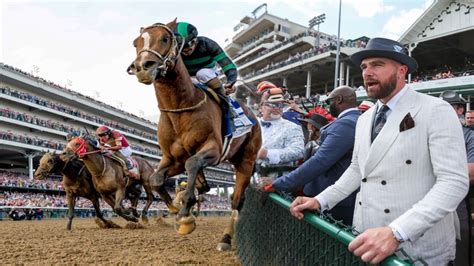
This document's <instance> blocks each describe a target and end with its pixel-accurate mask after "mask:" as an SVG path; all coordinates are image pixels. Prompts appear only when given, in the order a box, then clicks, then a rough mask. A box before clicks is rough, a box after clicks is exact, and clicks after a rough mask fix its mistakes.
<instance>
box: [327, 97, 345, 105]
mask: <svg viewBox="0 0 474 266" xmlns="http://www.w3.org/2000/svg"><path fill="white" fill-rule="evenodd" d="M337 97H341V100H342V98H343V97H342V95H336V96H333V97H331V98H327V99H326V100H325V101H324V102H325V103H326V104H327V105H331V101H334V100H335V99H337Z"/></svg>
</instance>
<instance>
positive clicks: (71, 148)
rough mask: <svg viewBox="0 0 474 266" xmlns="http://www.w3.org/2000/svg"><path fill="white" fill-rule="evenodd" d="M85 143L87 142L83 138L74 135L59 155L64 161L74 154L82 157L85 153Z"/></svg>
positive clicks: (71, 157)
mask: <svg viewBox="0 0 474 266" xmlns="http://www.w3.org/2000/svg"><path fill="white" fill-rule="evenodd" d="M87 145H88V143H87V140H86V139H85V138H83V137H75V138H73V139H71V140H70V141H69V142H68V143H67V145H66V148H65V149H64V151H63V152H62V153H61V155H60V156H59V157H60V158H61V160H63V161H64V162H67V161H69V160H71V159H73V158H74V157H76V156H79V158H82V157H84V155H85V154H86V153H87V148H88V147H87Z"/></svg>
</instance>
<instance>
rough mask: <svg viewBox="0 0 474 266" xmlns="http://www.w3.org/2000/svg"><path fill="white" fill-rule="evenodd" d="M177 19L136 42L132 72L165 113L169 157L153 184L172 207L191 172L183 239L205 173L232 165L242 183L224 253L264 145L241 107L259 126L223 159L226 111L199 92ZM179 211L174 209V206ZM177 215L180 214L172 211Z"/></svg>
mask: <svg viewBox="0 0 474 266" xmlns="http://www.w3.org/2000/svg"><path fill="white" fill-rule="evenodd" d="M175 27H176V19H175V20H174V21H172V22H170V23H168V24H166V25H165V24H161V23H156V24H153V25H152V26H149V27H146V28H142V29H141V30H140V35H139V36H138V37H137V38H136V39H135V40H134V41H133V45H134V47H135V48H136V58H135V60H134V61H133V62H132V64H131V65H130V66H129V67H128V69H127V72H128V73H129V74H130V75H135V76H136V77H137V78H138V81H139V82H141V83H144V84H146V85H150V84H153V85H154V88H155V94H156V99H157V102H158V106H159V109H160V111H161V115H160V119H159V123H158V142H159V144H160V147H161V151H162V153H163V157H162V159H161V161H160V164H159V166H158V169H157V170H156V171H155V173H153V176H152V181H153V182H156V185H157V186H159V187H161V188H162V189H160V196H161V198H162V199H163V200H164V201H165V202H166V203H167V206H172V202H171V198H170V196H169V194H168V192H166V190H165V189H164V182H165V180H166V179H167V178H168V177H171V176H175V175H178V174H180V173H183V172H184V171H185V170H186V173H187V182H188V186H187V188H186V193H185V195H184V197H183V201H184V204H183V206H182V207H181V208H180V210H179V213H178V215H177V217H176V222H177V223H176V228H177V232H178V233H179V234H182V235H184V234H189V233H191V232H193V231H194V229H195V227H196V223H195V218H194V217H193V216H192V214H191V213H190V208H191V207H192V206H193V205H194V204H195V203H196V197H195V195H194V189H195V188H197V189H198V191H199V193H200V194H202V193H205V192H207V191H209V187H208V186H207V183H206V181H205V177H204V173H203V169H204V168H205V167H207V166H214V165H218V164H219V163H220V162H222V161H224V160H228V161H229V162H230V163H231V164H233V166H234V167H235V172H236V181H235V188H234V193H233V195H232V217H231V220H230V223H229V225H228V227H227V228H226V229H225V231H224V236H223V238H222V240H221V241H220V243H219V244H218V246H217V249H218V250H228V249H230V247H231V239H232V237H233V226H234V221H235V219H236V218H237V214H238V210H239V209H240V208H241V205H242V204H243V193H244V191H245V188H246V187H247V186H248V184H249V183H250V178H251V175H252V173H253V169H254V164H255V159H256V157H257V152H258V150H259V149H260V146H261V143H262V139H261V130H260V126H259V124H258V123H257V122H256V121H257V119H256V117H255V115H254V114H253V113H252V112H251V111H250V109H249V108H248V107H247V106H245V105H244V104H242V103H240V104H241V106H242V108H243V110H244V112H245V114H246V115H247V116H249V117H250V118H251V119H253V120H254V121H255V122H256V123H255V124H254V125H253V126H252V128H251V131H250V132H249V133H247V134H245V135H243V136H241V137H239V138H234V139H233V140H232V142H231V147H230V149H229V152H228V153H227V156H226V157H225V158H223V156H222V150H223V137H222V133H221V131H222V126H223V125H222V119H221V117H222V111H221V108H220V107H219V104H218V103H217V102H216V101H213V100H209V99H208V98H207V95H206V93H205V92H203V91H202V90H201V89H197V88H196V87H195V86H194V85H193V83H192V81H191V78H190V76H189V73H188V71H187V69H186V67H185V65H184V63H183V60H182V58H181V56H180V50H181V49H180V48H179V45H178V41H177V39H176V36H175V35H174V33H173V30H172V29H174V28H175ZM172 207H174V206H172ZM170 212H171V213H176V211H175V210H174V209H171V208H170Z"/></svg>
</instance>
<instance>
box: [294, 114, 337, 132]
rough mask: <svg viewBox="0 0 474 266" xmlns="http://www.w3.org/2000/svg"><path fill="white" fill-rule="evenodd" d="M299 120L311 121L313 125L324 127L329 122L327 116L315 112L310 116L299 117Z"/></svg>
mask: <svg viewBox="0 0 474 266" xmlns="http://www.w3.org/2000/svg"><path fill="white" fill-rule="evenodd" d="M298 120H300V121H303V122H306V123H310V124H311V125H313V126H314V127H315V128H318V129H319V128H322V127H324V126H325V125H327V124H328V123H329V122H328V120H327V119H326V117H324V116H322V115H320V114H313V115H312V116H311V117H310V118H298Z"/></svg>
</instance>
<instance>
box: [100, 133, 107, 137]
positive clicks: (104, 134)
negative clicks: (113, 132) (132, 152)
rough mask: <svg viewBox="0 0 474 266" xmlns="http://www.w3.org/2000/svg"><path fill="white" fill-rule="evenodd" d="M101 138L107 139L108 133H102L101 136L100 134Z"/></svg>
mask: <svg viewBox="0 0 474 266" xmlns="http://www.w3.org/2000/svg"><path fill="white" fill-rule="evenodd" d="M98 136H99V137H105V136H107V133H101V134H98Z"/></svg>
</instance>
